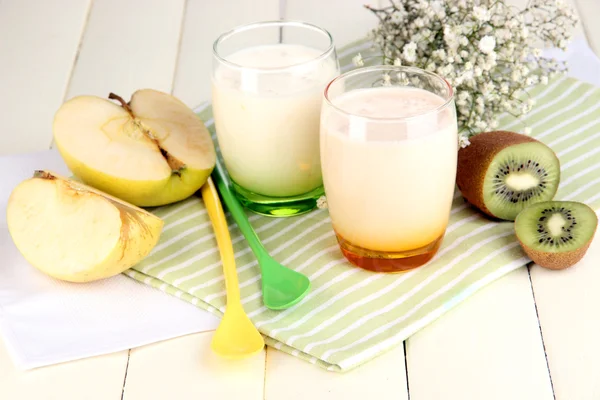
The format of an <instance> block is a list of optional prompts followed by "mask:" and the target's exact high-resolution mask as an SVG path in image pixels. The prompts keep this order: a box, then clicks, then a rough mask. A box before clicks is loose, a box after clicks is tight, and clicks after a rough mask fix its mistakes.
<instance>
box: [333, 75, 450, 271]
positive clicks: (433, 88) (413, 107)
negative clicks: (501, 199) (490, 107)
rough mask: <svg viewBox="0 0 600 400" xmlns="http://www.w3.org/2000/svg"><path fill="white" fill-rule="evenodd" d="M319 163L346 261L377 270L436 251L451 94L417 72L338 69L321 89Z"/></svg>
mask: <svg viewBox="0 0 600 400" xmlns="http://www.w3.org/2000/svg"><path fill="white" fill-rule="evenodd" d="M324 98H325V100H324V102H323V108H322V114H321V163H322V168H323V180H324V184H325V194H326V196H327V204H328V207H329V212H330V215H331V221H332V224H333V228H334V230H335V233H336V235H337V239H338V242H339V244H340V247H341V249H342V252H343V254H344V255H345V257H346V258H347V259H348V260H349V261H350V262H351V263H353V264H354V265H357V266H359V267H362V268H365V269H368V270H372V271H381V272H399V271H404V270H408V269H412V268H415V267H418V266H420V265H423V264H425V263H426V262H427V261H429V260H430V259H431V258H432V257H433V256H434V254H435V253H436V252H437V250H438V248H439V246H440V244H441V242H442V239H443V236H444V233H445V230H446V226H447V224H448V219H449V216H450V208H451V205H452V198H453V193H454V184H455V178H456V162H457V152H458V140H457V120H456V110H455V105H454V97H453V92H452V88H451V86H450V85H448V83H447V82H446V81H445V80H444V79H442V78H441V77H439V76H437V75H435V74H433V73H430V72H426V71H424V70H421V69H418V68H411V67H396V66H376V67H365V68H360V69H356V70H353V71H350V72H347V73H345V74H343V75H341V76H339V77H337V78H336V79H334V80H333V81H332V82H331V83H330V84H329V85H328V86H327V88H326V90H325V93H324Z"/></svg>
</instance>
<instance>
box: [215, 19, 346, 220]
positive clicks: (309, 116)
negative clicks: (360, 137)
mask: <svg viewBox="0 0 600 400" xmlns="http://www.w3.org/2000/svg"><path fill="white" fill-rule="evenodd" d="M338 74H339V64H338V60H337V56H336V51H335V46H334V43H333V39H332V37H331V35H330V34H329V33H328V32H327V31H326V30H324V29H322V28H320V27H317V26H315V25H311V24H308V23H304V22H295V21H269V22H258V23H253V24H249V25H244V26H240V27H237V28H235V29H233V30H231V31H229V32H226V33H224V34H222V35H221V36H220V37H219V38H218V39H217V40H216V41H215V43H214V46H213V70H212V105H213V114H214V120H215V127H216V133H217V139H218V142H219V147H220V151H221V154H222V156H223V160H224V162H225V166H226V168H227V171H228V173H229V177H230V179H231V181H232V187H233V189H234V191H235V193H236V195H237V197H238V199H239V200H240V202H241V203H242V204H243V205H244V206H246V207H247V208H249V209H250V210H252V211H254V212H257V213H260V214H265V215H270V216H291V215H298V214H301V213H304V212H308V211H310V210H312V209H314V208H315V207H316V201H317V199H319V197H321V196H322V195H323V179H322V175H321V162H320V152H319V116H320V110H321V102H322V99H323V90H324V89H325V85H326V84H327V83H328V82H329V81H331V80H332V79H333V78H334V77H336V76H337V75H338Z"/></svg>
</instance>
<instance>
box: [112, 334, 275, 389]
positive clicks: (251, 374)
mask: <svg viewBox="0 0 600 400" xmlns="http://www.w3.org/2000/svg"><path fill="white" fill-rule="evenodd" d="M212 336H213V333H212V332H204V333H198V334H193V335H188V336H183V337H181V338H177V339H173V340H167V341H164V342H160V343H155V344H152V345H148V346H144V347H140V348H138V349H133V350H131V355H130V359H129V369H128V372H127V381H126V383H125V396H124V397H123V398H124V400H150V399H177V400H188V399H190V400H192V399H207V400H209V399H219V400H227V399H236V400H237V399H244V400H246V399H247V400H254V399H256V400H262V399H263V386H264V380H265V352H264V351H263V352H262V353H260V354H259V355H257V356H254V357H252V358H248V359H244V360H224V359H222V358H219V357H218V356H217V355H215V354H214V353H213V352H212V350H211V349H210V341H211V339H212Z"/></svg>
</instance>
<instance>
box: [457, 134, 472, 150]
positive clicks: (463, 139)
mask: <svg viewBox="0 0 600 400" xmlns="http://www.w3.org/2000/svg"><path fill="white" fill-rule="evenodd" d="M470 144H471V142H470V141H469V137H468V136H466V135H462V134H461V135H459V136H458V145H459V146H460V147H462V148H463V149H464V148H465V147H467V146H468V145H470Z"/></svg>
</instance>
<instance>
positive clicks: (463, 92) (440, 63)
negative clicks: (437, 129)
mask: <svg viewBox="0 0 600 400" xmlns="http://www.w3.org/2000/svg"><path fill="white" fill-rule="evenodd" d="M390 1H391V2H392V5H393V7H384V8H381V9H376V8H374V6H369V7H368V8H369V9H371V11H373V12H374V13H376V14H377V16H378V18H379V20H380V21H381V22H380V23H379V25H378V26H377V27H376V28H375V29H374V30H373V32H372V40H373V43H374V45H375V47H377V48H379V49H381V53H382V55H383V56H384V58H383V59H384V61H385V63H386V64H393V65H406V66H416V67H419V68H423V69H425V70H427V71H431V72H435V73H438V74H440V75H442V76H443V77H444V78H445V79H446V80H447V81H448V82H449V83H450V84H451V85H452V86H453V88H454V90H455V93H456V111H457V118H458V124H459V126H460V127H461V132H463V133H462V134H461V135H462V137H464V140H462V141H461V143H462V144H464V143H465V140H466V141H467V142H468V137H469V136H470V135H473V134H476V133H478V132H481V131H483V130H486V129H496V128H497V127H498V116H499V115H500V114H501V113H503V112H510V113H511V114H513V115H515V116H517V117H520V116H522V115H524V114H526V113H528V112H529V111H530V110H531V109H532V107H533V106H534V105H535V102H534V101H533V100H532V99H527V100H523V99H524V97H523V96H524V94H525V93H526V90H527V89H528V88H529V87H531V86H534V85H537V84H538V83H539V84H543V85H547V84H548V81H549V80H550V79H552V78H554V77H555V76H557V75H560V74H563V73H565V72H566V71H567V68H568V65H567V63H566V62H563V61H557V60H555V59H553V58H549V57H545V56H544V54H543V52H542V50H541V48H542V46H548V47H552V46H553V47H556V48H559V49H563V50H564V49H566V48H567V46H568V44H569V41H570V40H571V35H572V34H571V30H572V28H573V27H574V26H575V24H576V23H577V17H576V14H575V13H574V11H573V10H572V8H571V7H570V6H568V5H566V4H565V2H563V1H562V0H530V1H529V2H527V6H526V7H525V8H524V9H522V10H518V9H517V8H516V7H513V6H511V5H509V4H508V2H509V1H508V0H493V1H483V0H390ZM352 61H353V62H354V64H355V65H357V66H362V65H364V60H363V57H362V56H361V54H360V53H359V54H358V55H357V56H355V57H354V58H353V60H352ZM394 77H395V75H394ZM391 84H401V83H400V77H398V81H396V80H394V82H393V83H392V80H391V79H390V76H388V75H384V76H383V85H391ZM525 98H526V97H525ZM528 131H530V130H528V129H525V132H528Z"/></svg>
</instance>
